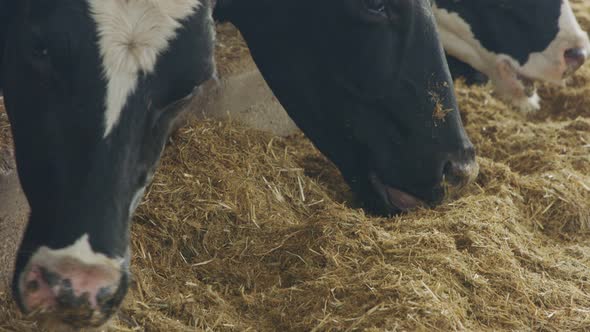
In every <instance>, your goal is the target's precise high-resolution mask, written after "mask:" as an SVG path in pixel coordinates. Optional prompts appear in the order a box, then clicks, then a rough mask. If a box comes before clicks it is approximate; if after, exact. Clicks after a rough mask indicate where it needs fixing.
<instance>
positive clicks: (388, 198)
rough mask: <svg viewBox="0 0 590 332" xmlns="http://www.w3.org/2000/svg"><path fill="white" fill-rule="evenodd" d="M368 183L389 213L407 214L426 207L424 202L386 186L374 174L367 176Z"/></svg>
mask: <svg viewBox="0 0 590 332" xmlns="http://www.w3.org/2000/svg"><path fill="white" fill-rule="evenodd" d="M369 181H370V183H371V185H372V186H373V189H374V190H375V191H376V192H377V194H378V196H379V198H381V200H382V202H383V203H384V204H385V206H386V207H387V210H389V212H390V213H399V212H408V211H411V210H414V209H417V208H419V207H426V206H427V205H426V203H425V202H424V201H422V200H421V199H419V198H417V197H415V196H414V195H411V194H409V193H407V192H405V191H402V190H400V189H397V188H394V187H392V186H389V185H386V184H385V183H384V182H383V181H382V180H381V178H380V177H379V176H378V175H377V173H375V172H371V173H370V174H369Z"/></svg>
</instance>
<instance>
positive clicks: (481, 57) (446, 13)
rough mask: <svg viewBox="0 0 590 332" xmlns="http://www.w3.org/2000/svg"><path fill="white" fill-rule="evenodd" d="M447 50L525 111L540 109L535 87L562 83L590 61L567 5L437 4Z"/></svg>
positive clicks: (541, 0) (519, 1) (538, 0)
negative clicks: (586, 61) (535, 82)
mask: <svg viewBox="0 0 590 332" xmlns="http://www.w3.org/2000/svg"><path fill="white" fill-rule="evenodd" d="M435 2H436V5H435V6H434V13H435V16H436V19H437V23H438V28H439V32H440V35H441V39H442V42H443V44H444V47H445V50H446V51H447V52H448V53H449V54H450V55H451V56H454V57H456V58H458V59H459V60H461V61H463V62H466V63H468V64H469V65H471V66H472V67H474V68H475V69H477V70H478V71H480V72H482V73H484V74H485V75H487V76H488V77H489V79H490V80H491V81H492V82H493V83H494V84H495V87H496V90H497V92H498V94H499V95H500V96H501V97H503V98H504V99H507V100H509V101H511V102H512V103H514V104H515V105H516V106H518V107H519V108H520V109H522V110H525V111H526V110H536V109H538V108H539V97H538V96H537V94H536V92H535V89H534V86H533V82H534V81H536V80H539V81H547V82H553V83H560V82H562V80H563V79H564V78H566V77H568V76H569V75H571V74H572V73H574V72H575V71H576V70H577V69H578V68H579V67H580V66H582V64H583V63H584V61H585V60H586V59H587V58H588V56H589V55H590V42H589V41H588V35H587V33H586V32H584V31H582V29H581V28H580V25H579V24H578V22H577V20H576V18H575V16H574V13H573V11H572V9H571V6H570V4H569V1H568V0H470V1H456V0H436V1H435Z"/></svg>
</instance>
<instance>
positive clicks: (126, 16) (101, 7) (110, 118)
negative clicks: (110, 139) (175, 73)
mask: <svg viewBox="0 0 590 332" xmlns="http://www.w3.org/2000/svg"><path fill="white" fill-rule="evenodd" d="M87 1H88V3H89V6H90V11H91V14H92V17H93V18H94V20H95V22H96V25H97V29H98V35H99V36H98V37H99V49H100V55H101V58H102V67H103V72H104V76H105V79H106V81H107V93H106V100H105V108H106V111H105V131H104V135H103V136H104V137H107V136H108V135H109V134H110V132H111V131H112V130H113V127H114V126H115V125H116V124H117V122H118V121H119V118H120V116H121V112H122V110H123V108H124V107H125V104H126V102H127V98H128V97H129V96H130V95H131V94H132V93H133V91H134V90H135V88H136V86H137V80H138V76H139V75H140V74H142V73H143V74H148V73H151V72H153V71H154V68H155V66H156V63H157V60H158V56H159V55H160V54H162V53H163V52H164V51H165V50H166V49H167V48H168V45H169V42H170V40H172V39H173V38H174V37H175V36H176V31H177V30H178V28H180V26H181V23H180V21H182V20H183V19H185V18H187V17H189V16H191V15H192V14H193V13H194V12H195V11H196V10H197V9H198V8H199V6H200V5H201V3H200V2H199V0H165V1H162V0H87Z"/></svg>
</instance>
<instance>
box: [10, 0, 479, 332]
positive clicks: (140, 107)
mask: <svg viewBox="0 0 590 332" xmlns="http://www.w3.org/2000/svg"><path fill="white" fill-rule="evenodd" d="M210 1H211V0H200V1H199V0H167V1H160V0H126V1H121V0H20V1H11V0H0V3H1V2H4V4H7V5H8V6H9V7H8V8H7V10H8V12H9V13H10V15H6V17H8V21H7V22H6V30H4V31H5V32H6V35H5V40H4V45H5V46H4V50H3V60H2V61H3V62H2V71H3V72H2V75H3V78H4V80H3V82H4V95H5V106H6V110H7V113H8V116H9V120H10V123H11V128H12V132H13V136H14V142H15V154H16V161H17V169H18V173H19V178H20V180H21V182H22V186H23V190H24V192H25V195H26V197H27V200H28V202H29V205H30V207H31V214H30V217H29V220H28V224H27V227H26V230H25V234H24V236H23V240H22V243H21V244H20V247H19V250H18V253H17V257H16V267H15V271H14V276H13V283H12V288H13V296H14V298H15V300H16V302H17V303H18V304H19V306H20V308H21V310H22V311H23V312H25V313H30V314H36V317H38V318H40V319H42V318H47V319H48V320H50V321H51V322H52V323H58V324H62V325H63V326H64V327H71V328H83V327H96V326H100V325H102V324H103V323H105V322H106V321H107V320H108V319H109V317H111V316H112V315H113V314H114V313H115V312H116V310H117V308H118V307H119V306H120V304H121V302H122V300H123V298H124V296H125V294H126V292H127V289H128V283H129V279H130V272H129V264H130V263H129V260H130V248H129V246H130V244H129V236H130V231H129V228H130V220H131V217H132V215H133V213H134V210H135V208H136V207H137V205H138V203H139V202H140V200H141V198H142V195H143V193H144V191H145V188H146V186H147V185H148V184H149V182H150V180H151V179H152V177H153V175H154V172H155V169H156V166H157V163H158V160H159V158H160V156H161V152H162V150H163V148H164V145H165V141H166V139H167V137H168V135H169V132H170V128H171V126H172V124H173V122H174V120H175V119H176V117H177V115H178V113H179V112H180V110H181V109H182V108H183V107H182V106H183V105H184V104H185V102H186V101H187V100H188V98H190V96H191V95H192V94H194V93H196V91H197V90H198V89H196V88H195V87H198V86H200V85H201V84H202V83H203V82H205V81H207V80H209V79H211V78H214V77H215V68H214V67H215V66H214V60H213V40H214V23H213V18H212V4H211V2H210ZM215 15H216V17H217V18H219V19H221V20H227V21H230V22H233V23H234V24H236V25H237V26H238V28H239V29H240V31H242V33H243V34H244V36H245V38H246V40H247V42H248V45H249V47H250V48H251V51H252V54H253V56H254V59H255V61H256V63H257V64H258V66H259V67H260V70H261V72H262V73H263V75H264V77H265V79H266V80H267V81H268V83H269V85H270V87H271V89H272V90H273V91H274V93H275V94H276V95H277V97H278V99H279V100H280V102H281V103H282V104H283V105H284V107H285V109H286V110H287V111H288V112H289V114H290V115H291V117H292V118H293V119H294V120H295V121H296V122H297V124H298V125H299V126H300V127H301V129H302V130H303V131H304V132H305V134H307V135H308V137H309V138H310V139H311V140H312V141H313V142H314V144H316V145H317V146H318V148H319V149H320V150H321V151H322V152H323V153H325V154H326V156H327V157H328V158H329V159H331V160H332V161H333V162H334V163H335V164H336V166H338V168H339V169H340V170H341V171H342V174H343V175H344V178H345V179H346V180H347V181H348V183H349V184H350V185H351V187H352V189H353V190H354V192H355V193H356V194H357V196H358V197H359V199H360V200H361V201H362V202H364V203H365V207H366V208H367V210H368V211H370V212H373V213H380V214H387V215H388V214H392V213H398V212H402V211H408V210H410V209H413V208H415V207H418V206H422V205H428V206H430V205H436V204H438V203H440V202H441V200H442V199H443V198H444V196H445V191H446V189H447V188H449V187H461V186H464V185H465V184H467V183H469V182H471V181H472V180H473V179H474V177H475V176H476V175H477V163H476V161H475V151H474V147H473V145H472V143H471V142H470V140H469V139H468V137H467V135H466V133H465V130H464V128H463V125H462V123H461V118H460V115H459V112H458V108H457V104H456V100H455V96H454V93H453V82H452V80H451V76H450V73H449V71H448V67H447V63H446V60H445V57H444V53H443V50H442V47H441V43H440V40H439V39H438V35H437V32H436V27H435V22H434V17H433V14H432V10H431V7H430V4H429V2H428V1H427V0H323V1H317V0H272V1H270V0H234V1H221V2H219V3H218V4H217V7H216V11H215ZM60 330H61V328H60Z"/></svg>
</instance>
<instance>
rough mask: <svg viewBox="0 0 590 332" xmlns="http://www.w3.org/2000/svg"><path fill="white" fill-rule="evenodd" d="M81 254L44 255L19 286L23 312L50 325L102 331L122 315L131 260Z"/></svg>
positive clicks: (40, 252)
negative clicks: (119, 313) (121, 309)
mask: <svg viewBox="0 0 590 332" xmlns="http://www.w3.org/2000/svg"><path fill="white" fill-rule="evenodd" d="M89 253H90V252H88V251H86V252H85V251H84V250H80V247H79V246H74V250H69V251H65V250H64V249H62V250H51V249H48V248H47V247H42V248H41V249H39V250H38V251H37V252H36V253H35V255H33V256H32V257H31V259H30V260H29V262H28V264H27V265H26V266H25V268H24V269H23V271H21V272H20V273H19V274H18V276H17V279H16V280H15V282H16V284H15V286H16V289H15V297H16V299H17V301H18V302H19V304H20V307H21V309H22V311H23V312H24V313H25V314H28V315H29V316H30V317H31V318H33V319H35V320H37V321H40V322H42V323H43V324H45V325H52V326H56V325H57V326H62V325H63V326H64V330H66V329H65V327H70V328H75V329H80V328H96V327H100V326H102V325H104V324H105V323H106V322H107V321H108V320H109V319H110V318H111V316H112V315H113V314H114V313H115V312H116V311H117V309H118V308H119V306H120V305H121V303H122V302H123V298H124V297H125V294H126V293H127V288H128V281H129V274H128V272H127V262H126V261H125V260H122V259H121V260H119V259H117V260H115V259H110V258H107V257H106V256H104V255H101V254H95V256H94V257H93V256H90V255H89Z"/></svg>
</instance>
